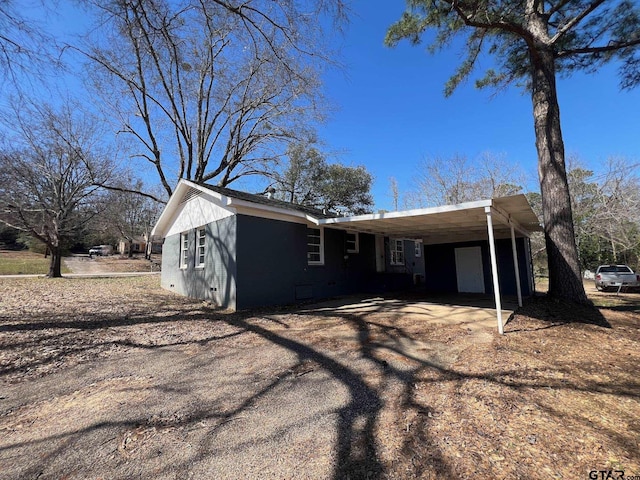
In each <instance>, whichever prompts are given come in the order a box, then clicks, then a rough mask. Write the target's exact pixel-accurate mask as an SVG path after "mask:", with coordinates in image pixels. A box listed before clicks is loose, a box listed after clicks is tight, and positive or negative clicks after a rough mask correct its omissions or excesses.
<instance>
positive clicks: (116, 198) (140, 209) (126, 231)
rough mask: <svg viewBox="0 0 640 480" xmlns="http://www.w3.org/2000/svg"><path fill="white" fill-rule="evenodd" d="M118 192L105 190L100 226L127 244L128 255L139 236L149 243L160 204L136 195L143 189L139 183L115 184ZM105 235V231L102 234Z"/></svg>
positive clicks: (159, 210) (120, 182)
mask: <svg viewBox="0 0 640 480" xmlns="http://www.w3.org/2000/svg"><path fill="white" fill-rule="evenodd" d="M115 186H116V187H117V188H118V190H114V189H112V190H110V191H108V192H107V193H106V194H105V196H104V198H103V201H104V208H103V214H102V216H101V217H102V225H103V227H104V228H105V230H106V231H108V232H109V233H111V234H112V235H114V236H115V237H116V238H120V239H121V240H124V241H125V242H126V243H127V246H128V255H129V257H131V256H132V255H133V248H132V247H133V243H134V242H135V241H136V239H137V238H139V237H143V238H144V240H145V242H146V243H148V242H149V240H150V233H151V229H152V228H153V225H154V224H155V222H156V220H157V219H158V216H159V215H160V212H161V210H162V207H163V204H162V203H160V202H158V201H156V200H153V199H152V198H150V197H149V196H143V195H140V194H139V193H137V192H140V191H142V190H144V188H143V185H142V182H141V181H140V180H137V181H134V182H131V181H129V182H127V181H124V180H121V181H117V182H116V183H115ZM105 233H106V232H105Z"/></svg>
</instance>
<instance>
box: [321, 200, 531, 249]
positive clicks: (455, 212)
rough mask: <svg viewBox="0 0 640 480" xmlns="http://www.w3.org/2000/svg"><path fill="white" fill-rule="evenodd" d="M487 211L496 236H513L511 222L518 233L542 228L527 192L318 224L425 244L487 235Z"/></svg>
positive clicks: (472, 238)
mask: <svg viewBox="0 0 640 480" xmlns="http://www.w3.org/2000/svg"><path fill="white" fill-rule="evenodd" d="M487 211H490V212H491V213H492V215H493V218H494V219H495V220H496V221H494V222H493V229H494V235H495V237H496V238H510V236H511V225H513V227H514V229H515V231H516V233H517V235H518V236H529V234H530V233H531V232H535V231H541V230H542V228H541V226H540V222H539V220H538V217H537V216H536V214H535V213H534V212H533V210H532V209H531V206H530V205H529V202H528V201H527V198H526V197H525V196H524V195H513V196H510V197H501V198H494V199H489V200H480V201H476V202H466V203H460V204H457V205H445V206H442V207H432V208H420V209H416V210H405V211H401V212H388V213H374V214H369V215H358V216H353V217H342V218H327V219H322V220H319V225H323V226H331V227H334V228H341V229H344V230H351V231H357V232H364V233H375V234H381V235H385V236H390V237H397V238H409V239H416V240H422V241H423V242H424V243H425V244H436V243H453V242H466V241H471V240H481V239H486V238H487Z"/></svg>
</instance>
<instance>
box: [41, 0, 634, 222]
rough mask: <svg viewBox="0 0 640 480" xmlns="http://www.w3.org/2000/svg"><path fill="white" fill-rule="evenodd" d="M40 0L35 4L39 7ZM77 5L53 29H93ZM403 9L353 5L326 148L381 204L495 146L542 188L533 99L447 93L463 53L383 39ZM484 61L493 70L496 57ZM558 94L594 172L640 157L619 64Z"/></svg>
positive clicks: (570, 147)
mask: <svg viewBox="0 0 640 480" xmlns="http://www.w3.org/2000/svg"><path fill="white" fill-rule="evenodd" d="M38 5H39V4H37V2H36V3H33V5H32V9H33V11H38ZM71 5H72V4H68V3H67V2H62V4H61V7H60V9H59V15H58V16H55V15H54V16H47V18H46V19H43V23H46V24H47V25H46V26H47V27H48V29H49V30H51V31H54V32H60V33H63V34H71V33H74V31H76V32H78V31H82V30H83V29H84V27H86V21H85V20H86V19H85V18H83V12H81V11H79V10H77V7H75V6H71ZM404 7H405V3H404V0H388V1H384V2H382V1H379V2H371V1H365V0H354V1H353V2H352V7H351V8H352V14H351V15H350V23H349V25H348V26H347V28H346V29H345V33H344V36H343V37H341V38H339V39H338V41H339V42H340V43H341V44H342V49H341V51H342V57H341V59H340V61H341V63H342V64H343V65H344V67H343V68H342V69H333V70H330V71H329V72H327V74H326V77H325V92H326V96H327V99H328V101H329V102H330V103H331V104H332V105H333V106H334V107H335V110H334V111H333V113H332V115H331V116H330V118H329V120H328V121H327V123H326V124H324V125H321V126H320V128H319V134H320V138H321V140H322V142H323V149H324V150H325V151H328V152H339V155H338V156H336V157H335V159H336V160H338V161H340V162H342V163H344V164H347V165H365V166H366V167H367V169H368V170H369V171H370V172H371V173H372V174H373V175H374V178H375V182H374V186H373V192H372V193H373V195H374V199H375V204H376V205H375V207H376V209H391V208H392V199H391V196H390V193H389V178H390V177H392V176H393V177H395V178H396V179H397V180H398V183H399V188H400V193H401V194H402V193H403V192H404V193H406V192H407V191H409V190H411V189H412V188H413V187H414V184H413V178H414V177H415V174H416V171H417V169H418V165H419V164H420V162H421V161H422V160H423V159H424V158H426V157H430V156H439V157H442V158H448V157H451V156H453V155H455V154H461V155H466V156H467V157H468V158H469V159H474V158H477V157H478V156H479V155H481V154H482V153H484V152H490V153H492V154H494V155H496V156H500V157H501V158H503V159H504V160H506V161H508V162H512V163H516V164H518V165H520V166H521V167H522V170H523V171H524V173H525V174H527V175H528V177H529V183H528V184H527V185H526V188H527V190H536V189H537V173H536V171H537V170H536V150H535V144H534V133H533V118H532V107H531V99H530V97H529V95H528V94H526V93H523V92H522V91H521V90H519V89H518V88H517V87H512V88H510V89H508V90H506V91H503V92H500V93H499V94H497V95H492V93H493V92H492V91H490V90H477V89H475V87H474V86H473V81H469V82H468V83H467V84H464V85H462V86H461V87H459V88H458V90H456V92H455V93H454V94H453V95H452V96H451V97H450V98H445V97H444V95H443V87H444V84H445V82H446V80H447V79H448V78H449V76H450V75H451V74H452V73H453V72H454V70H455V68H456V66H457V64H458V63H459V61H460V56H461V52H460V51H458V50H455V49H452V50H448V51H444V52H442V53H439V54H436V55H430V54H428V53H427V52H426V46H425V45H420V46H412V45H410V44H409V42H402V43H401V44H400V45H398V46H397V47H396V48H387V47H385V46H384V44H383V39H384V36H385V32H386V30H387V28H388V27H389V25H391V24H392V23H393V22H394V21H396V20H397V19H398V18H399V17H400V15H401V14H402V12H403V10H404ZM336 38H338V37H336ZM483 62H484V65H485V66H486V65H488V64H489V63H488V62H490V59H484V60H483ZM58 83H59V84H60V85H63V88H65V87H66V88H69V89H70V90H71V91H72V93H71V95H74V94H76V93H77V90H78V89H79V88H80V87H79V81H78V79H77V78H74V77H73V76H72V75H71V76H69V78H67V79H59V81H58ZM558 90H559V99H560V110H561V116H562V128H563V133H564V141H565V147H566V152H567V154H568V155H572V154H575V155H577V156H578V157H580V158H581V160H582V162H583V163H584V164H585V166H587V167H589V168H592V169H593V170H595V171H598V170H599V169H601V168H602V166H603V165H604V164H605V163H606V160H607V158H608V157H610V156H618V157H624V158H626V159H628V161H629V162H630V164H637V163H639V162H640V113H639V112H640V88H636V89H635V90H633V91H631V92H621V91H620V89H619V87H618V81H617V78H616V71H615V67H614V66H608V67H606V68H604V69H602V70H600V71H599V72H598V73H597V74H595V75H588V76H587V75H583V74H577V75H574V76H573V77H571V78H570V79H567V80H560V81H559V84H558ZM56 95H58V94H57V93H54V96H56ZM332 158H334V157H332ZM154 181H157V179H156V178H155V176H154ZM255 185H256V184H255V181H248V182H239V183H238V184H234V187H235V188H239V189H246V190H248V191H252V190H254V189H256V188H257V187H256V186H255Z"/></svg>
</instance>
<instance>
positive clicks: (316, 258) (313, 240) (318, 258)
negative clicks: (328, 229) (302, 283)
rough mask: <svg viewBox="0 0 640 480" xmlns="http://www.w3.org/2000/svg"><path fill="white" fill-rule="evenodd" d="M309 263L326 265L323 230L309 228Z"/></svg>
mask: <svg viewBox="0 0 640 480" xmlns="http://www.w3.org/2000/svg"><path fill="white" fill-rule="evenodd" d="M307 263H308V264H309V265H324V231H323V230H322V229H321V228H307Z"/></svg>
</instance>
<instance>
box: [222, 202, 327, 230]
mask: <svg viewBox="0 0 640 480" xmlns="http://www.w3.org/2000/svg"><path fill="white" fill-rule="evenodd" d="M224 199H225V201H226V205H227V206H228V207H235V208H236V209H237V208H240V209H241V208H243V207H245V208H250V209H252V210H263V211H265V212H270V213H276V214H279V215H284V216H285V217H296V218H302V219H304V220H305V221H306V222H307V223H312V224H314V225H320V222H321V220H319V219H317V218H315V217H312V216H311V215H309V214H307V213H304V212H301V211H299V210H289V209H288V208H280V207H275V206H272V205H263V204H262V203H254V202H249V201H247V200H240V199H238V198H233V197H224ZM240 213H241V212H240Z"/></svg>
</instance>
